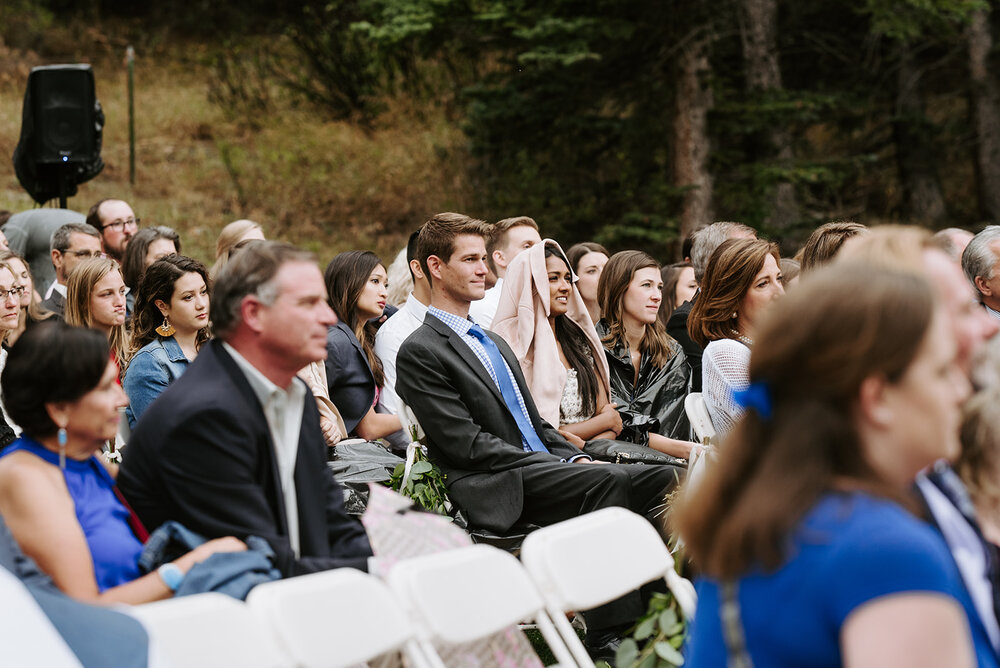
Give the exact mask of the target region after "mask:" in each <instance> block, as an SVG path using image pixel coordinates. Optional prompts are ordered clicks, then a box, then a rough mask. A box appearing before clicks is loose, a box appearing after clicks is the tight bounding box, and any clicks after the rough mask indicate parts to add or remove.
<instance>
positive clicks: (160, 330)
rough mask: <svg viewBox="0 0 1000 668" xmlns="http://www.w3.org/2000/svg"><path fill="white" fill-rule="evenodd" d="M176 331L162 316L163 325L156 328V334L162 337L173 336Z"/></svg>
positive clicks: (165, 317)
mask: <svg viewBox="0 0 1000 668" xmlns="http://www.w3.org/2000/svg"><path fill="white" fill-rule="evenodd" d="M176 331H177V330H176V329H174V326H173V325H171V324H170V321H169V320H167V316H163V324H162V325H160V326H159V327H157V328H156V333H157V334H159V335H160V336H163V337H167V336H173V335H174V332H176Z"/></svg>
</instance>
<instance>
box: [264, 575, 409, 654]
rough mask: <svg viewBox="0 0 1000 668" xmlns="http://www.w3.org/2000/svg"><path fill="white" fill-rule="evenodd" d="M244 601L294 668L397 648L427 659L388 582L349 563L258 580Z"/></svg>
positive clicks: (382, 652)
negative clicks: (274, 579)
mask: <svg viewBox="0 0 1000 668" xmlns="http://www.w3.org/2000/svg"><path fill="white" fill-rule="evenodd" d="M247 605H248V606H249V607H250V609H251V611H252V612H253V614H254V615H255V616H256V617H257V618H258V619H259V620H260V621H261V622H262V623H263V624H264V626H266V627H268V628H270V629H272V630H273V631H274V633H275V635H276V636H277V637H278V642H279V643H280V644H281V646H282V647H283V649H284V650H285V652H286V653H287V654H288V655H289V656H290V657H291V658H292V660H293V662H294V665H295V666H298V667H300V668H339V667H341V666H351V665H355V664H359V663H363V662H365V661H369V660H371V659H374V658H375V657H378V656H381V655H382V654H385V653H387V652H392V651H395V650H399V649H402V650H404V651H405V652H406V654H407V656H409V657H410V659H411V661H412V662H413V664H414V665H416V666H426V665H428V663H427V660H426V659H425V658H424V657H423V655H422V653H421V652H420V650H419V648H418V647H417V645H416V642H415V640H414V636H413V628H412V626H411V624H410V622H409V619H408V618H407V616H406V614H405V612H404V611H403V609H402V606H401V605H400V604H399V602H398V601H396V600H395V598H394V596H393V595H392V592H390V591H389V588H388V587H387V586H386V585H385V583H383V582H382V581H381V580H379V579H377V578H375V577H374V576H371V575H367V574H366V573H362V572H361V571H357V570H354V569H353V568H338V569H336V570H332V571H325V572H322V573H312V574H310V575H303V576H300V577H295V578H289V579H287V580H278V581H276V582H268V583H265V584H262V585H258V586H257V587H254V588H253V590H252V591H251V592H250V595H249V596H248V597H247Z"/></svg>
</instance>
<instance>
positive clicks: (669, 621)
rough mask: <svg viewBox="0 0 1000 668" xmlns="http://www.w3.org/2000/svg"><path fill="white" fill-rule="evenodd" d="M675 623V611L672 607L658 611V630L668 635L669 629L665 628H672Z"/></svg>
mask: <svg viewBox="0 0 1000 668" xmlns="http://www.w3.org/2000/svg"><path fill="white" fill-rule="evenodd" d="M676 625H677V613H676V612H674V609H673V608H667V609H666V610H664V611H663V612H661V613H660V630H661V631H663V632H664V633H666V634H667V635H670V631H668V630H667V629H670V628H672V627H673V626H676Z"/></svg>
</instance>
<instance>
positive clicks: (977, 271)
mask: <svg viewBox="0 0 1000 668" xmlns="http://www.w3.org/2000/svg"><path fill="white" fill-rule="evenodd" d="M994 241H1000V225H988V226H987V227H986V229H984V230H983V231H982V232H980V233H979V234H977V235H976V236H974V237H972V241H970V242H969V245H968V246H966V247H965V252H963V253H962V269H963V270H964V271H965V276H966V278H968V279H969V282H970V283H972V287H973V288H975V290H976V294H977V295H978V294H980V292H979V286H977V285H976V277H978V276H982V277H983V278H993V265H995V264H996V263H997V256H996V254H995V253H994V252H993V250H992V249H991V248H990V244H991V243H993V242H994Z"/></svg>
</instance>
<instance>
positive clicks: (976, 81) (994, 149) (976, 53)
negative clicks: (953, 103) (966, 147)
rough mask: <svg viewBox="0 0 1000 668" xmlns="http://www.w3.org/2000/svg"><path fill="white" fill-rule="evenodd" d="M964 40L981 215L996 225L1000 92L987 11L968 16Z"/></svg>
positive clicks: (999, 189)
mask: <svg viewBox="0 0 1000 668" xmlns="http://www.w3.org/2000/svg"><path fill="white" fill-rule="evenodd" d="M966 38H967V40H968V44H969V78H970V80H971V84H972V85H971V87H970V96H971V100H970V104H969V108H970V110H971V112H972V123H973V127H974V128H975V129H976V176H977V177H978V182H979V183H978V185H979V202H980V206H981V207H982V210H983V213H984V214H985V215H986V216H987V217H988V218H989V219H990V220H991V221H992V222H994V223H1000V89H998V86H997V81H996V79H995V78H994V77H993V75H992V73H991V72H990V68H989V62H988V59H989V54H990V51H991V50H992V49H993V35H992V34H991V33H990V13H989V9H979V10H976V12H974V13H973V15H972V22H971V23H970V24H969V28H968V31H967V33H966Z"/></svg>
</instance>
